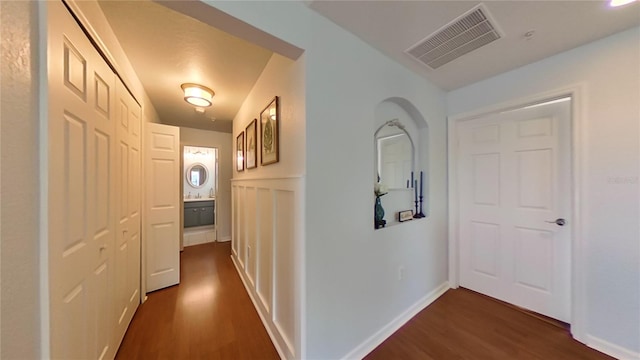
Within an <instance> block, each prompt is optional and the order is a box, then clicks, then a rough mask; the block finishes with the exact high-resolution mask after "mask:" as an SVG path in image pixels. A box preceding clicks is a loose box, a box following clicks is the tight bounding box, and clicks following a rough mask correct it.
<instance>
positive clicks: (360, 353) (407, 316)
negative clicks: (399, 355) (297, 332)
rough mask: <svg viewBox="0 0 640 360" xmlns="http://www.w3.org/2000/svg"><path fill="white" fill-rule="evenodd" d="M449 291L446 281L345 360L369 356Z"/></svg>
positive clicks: (346, 356) (345, 357) (358, 347)
mask: <svg viewBox="0 0 640 360" xmlns="http://www.w3.org/2000/svg"><path fill="white" fill-rule="evenodd" d="M447 290H449V282H448V281H445V282H444V283H442V284H441V285H440V286H438V287H437V288H435V289H434V290H433V291H431V292H430V293H428V294H427V295H425V296H424V297H423V298H422V299H420V300H418V301H417V302H416V303H415V304H413V305H411V306H410V307H409V308H408V309H407V310H405V311H404V312H403V313H402V314H400V315H398V316H397V317H396V318H395V319H393V320H391V321H390V322H389V323H388V324H387V325H385V326H383V327H382V328H381V329H380V330H378V331H377V332H376V333H375V334H373V335H371V336H370V337H369V338H368V339H366V340H365V341H364V342H363V343H362V344H360V345H358V346H357V347H356V348H355V349H353V350H351V351H350V352H349V353H348V354H347V355H345V356H343V357H342V359H343V360H347V359H349V360H351V359H362V358H364V357H365V356H367V354H369V353H370V352H371V351H373V349H375V348H376V347H378V345H380V344H382V342H383V341H385V340H386V339H387V338H388V337H389V336H391V335H392V334H393V333H394V332H396V331H398V329H400V328H401V327H402V325H404V324H406V323H407V322H408V321H409V320H411V318H413V317H414V316H416V315H417V314H418V313H419V312H420V311H422V310H423V309H424V308H426V307H427V306H429V305H430V304H431V303H432V302H434V301H435V300H436V299H437V298H439V297H440V296H442V294H444V293H445V292H446V291H447Z"/></svg>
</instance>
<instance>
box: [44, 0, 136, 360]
mask: <svg viewBox="0 0 640 360" xmlns="http://www.w3.org/2000/svg"><path fill="white" fill-rule="evenodd" d="M46 11H47V53H46V56H47V75H48V83H47V105H46V108H45V109H46V111H47V121H46V122H45V124H46V125H45V128H44V129H46V130H44V131H46V133H45V134H46V141H45V143H46V144H47V145H46V146H47V151H46V154H43V155H44V156H43V158H44V160H45V161H44V163H45V164H46V171H47V174H43V179H46V186H45V187H44V188H45V189H46V190H45V193H44V194H43V199H45V200H44V201H46V207H47V215H46V216H45V219H46V231H47V236H46V239H47V241H46V243H45V246H47V247H48V264H47V265H48V276H49V277H48V279H47V280H48V283H47V284H48V289H49V297H48V304H49V307H48V310H49V317H48V318H49V322H48V334H49V340H50V348H49V355H50V357H51V358H60V359H62V358H64V359H92V358H97V359H109V358H113V357H114V356H115V352H116V351H117V348H118V346H119V344H120V342H121V340H122V338H123V336H124V333H125V331H126V329H127V326H128V324H129V323H130V321H131V319H132V317H133V314H134V312H135V310H136V308H137V306H138V304H139V302H140V300H139V299H140V296H139V288H140V217H141V214H140V176H141V174H140V173H141V171H140V168H141V164H140V161H141V160H140V159H141V156H140V155H141V154H140V127H141V124H140V122H141V109H140V106H139V105H138V104H137V103H136V101H135V100H134V99H133V97H132V95H131V94H130V93H129V92H128V91H127V89H126V88H125V86H124V85H123V84H122V82H121V81H120V79H119V78H118V77H117V76H116V75H115V74H114V72H113V71H112V70H111V68H110V67H109V66H108V65H107V63H106V61H105V60H104V59H103V58H102V57H101V56H100V54H99V53H98V51H97V50H96V49H95V48H94V47H93V45H92V43H91V42H90V41H89V39H88V38H87V37H86V35H85V34H84V33H83V31H82V30H81V28H80V27H79V25H78V24H77V23H76V22H75V20H74V19H73V17H72V16H71V14H70V13H69V11H68V10H67V9H66V8H65V6H64V5H63V4H62V3H61V2H48V3H47V4H46ZM43 55H44V54H43ZM45 175H46V176H45ZM43 205H45V204H43ZM43 315H44V316H46V314H43ZM45 331H46V330H45Z"/></svg>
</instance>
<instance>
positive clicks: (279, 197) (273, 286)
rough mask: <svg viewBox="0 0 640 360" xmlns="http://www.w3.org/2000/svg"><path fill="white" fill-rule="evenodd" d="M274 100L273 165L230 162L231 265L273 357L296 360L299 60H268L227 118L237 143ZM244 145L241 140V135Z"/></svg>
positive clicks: (301, 145)
mask: <svg viewBox="0 0 640 360" xmlns="http://www.w3.org/2000/svg"><path fill="white" fill-rule="evenodd" d="M275 96H278V97H279V102H280V118H279V161H278V162H277V163H275V164H269V165H266V166H262V165H260V154H259V151H260V146H261V145H262V143H261V141H260V125H259V124H258V126H257V138H258V143H257V145H258V146H257V150H258V151H257V152H258V155H257V159H256V162H257V164H258V166H257V167H256V168H254V169H245V170H244V171H240V172H238V171H237V169H236V166H235V157H234V158H233V163H234V167H233V172H234V177H233V190H232V191H233V219H234V220H233V226H234V229H233V259H234V262H235V263H236V265H237V266H238V270H239V272H240V275H241V276H242V278H243V280H244V282H245V285H246V286H247V290H248V291H249V294H250V295H251V296H252V298H253V300H254V303H255V304H256V308H257V310H258V312H259V313H260V316H261V317H262V318H263V321H264V323H265V326H266V327H267V330H268V331H269V332H270V334H271V335H272V339H273V340H274V343H275V345H276V348H277V349H278V351H279V353H280V354H281V355H282V356H283V357H285V358H299V357H301V353H300V350H301V349H300V342H301V333H300V319H301V310H300V306H299V304H300V301H301V297H300V296H299V294H300V293H301V292H302V291H301V288H300V285H299V284H300V279H301V276H300V275H301V272H299V271H297V269H298V268H299V266H298V265H297V264H296V261H299V260H301V256H297V255H295V254H301V248H300V244H301V242H302V237H303V235H302V231H303V229H304V215H303V207H302V204H303V203H302V199H303V197H304V193H303V191H302V185H303V179H304V178H303V174H304V153H305V149H304V139H305V135H304V129H305V125H304V120H305V114H304V109H305V99H304V59H303V58H300V59H298V60H297V61H292V60H290V59H287V58H285V57H282V56H280V55H278V54H274V55H273V56H272V57H271V59H269V62H268V63H267V65H266V66H265V68H264V70H263V72H262V74H261V75H260V77H259V78H258V80H257V81H256V83H255V85H254V87H253V89H252V90H251V92H250V93H249V94H248V95H247V98H246V99H245V101H244V103H243V104H242V107H241V108H240V110H239V111H238V114H237V115H236V117H235V118H234V120H233V138H234V151H235V139H236V137H237V136H238V134H240V133H241V132H242V131H245V130H246V126H247V125H248V124H249V123H250V122H251V121H252V120H253V119H259V118H260V112H261V111H262V110H263V109H264V108H265V107H266V106H267V105H268V104H269V103H270V102H271V101H272V100H273V98H274V97H275ZM245 140H246V135H245Z"/></svg>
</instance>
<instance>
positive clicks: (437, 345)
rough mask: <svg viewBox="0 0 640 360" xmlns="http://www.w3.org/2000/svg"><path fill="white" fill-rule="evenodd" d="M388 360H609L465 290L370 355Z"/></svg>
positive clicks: (554, 327) (549, 324)
mask: <svg viewBox="0 0 640 360" xmlns="http://www.w3.org/2000/svg"><path fill="white" fill-rule="evenodd" d="M365 359H366V360H377V359H384V360H391V359H403V360H407V359H424V360H431V359H434V360H442V359H446V360H450V359H474V360H481V359H509V360H512V359H514V360H515V359H517V360H524V359H545V360H551V359H553V360H555V359H580V360H595V359H612V358H611V357H609V356H607V355H604V354H602V353H600V352H598V351H596V350H593V349H591V348H589V347H587V346H585V345H583V344H581V343H579V342H577V341H575V340H573V339H572V338H571V335H570V334H569V332H568V331H567V330H566V329H564V328H563V327H562V326H558V324H557V322H555V323H554V321H549V320H547V319H544V318H539V317H536V316H532V315H531V314H527V313H525V312H523V311H521V310H519V309H516V308H514V307H513V306H511V305H507V304H504V303H502V302H500V301H497V300H495V299H492V298H489V297H487V296H484V295H480V294H478V293H475V292H473V291H470V290H466V289H456V290H449V291H447V292H446V293H445V294H444V295H443V296H441V297H440V298H439V299H438V300H436V301H434V302H433V304H431V305H430V306H429V307H427V308H426V309H424V310H423V311H421V312H420V313H419V314H418V315H417V316H415V317H414V318H413V319H411V320H410V321H409V322H408V323H407V324H405V325H404V326H403V327H402V328H400V329H399V330H398V331H396V333H394V334H393V335H392V336H391V337H390V338H388V339H387V340H386V341H385V342H383V343H382V344H381V345H380V346H378V347H377V348H376V349H375V350H374V351H373V352H371V353H370V354H369V355H367V357H366V358H365Z"/></svg>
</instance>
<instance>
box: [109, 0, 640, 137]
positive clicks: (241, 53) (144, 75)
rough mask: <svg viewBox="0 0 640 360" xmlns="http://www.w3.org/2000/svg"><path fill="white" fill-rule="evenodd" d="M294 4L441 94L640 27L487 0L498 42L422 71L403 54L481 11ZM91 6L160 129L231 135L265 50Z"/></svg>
mask: <svg viewBox="0 0 640 360" xmlns="http://www.w3.org/2000/svg"><path fill="white" fill-rule="evenodd" d="M303 1H304V2H305V3H307V4H308V5H309V6H310V7H311V8H312V9H313V10H315V11H316V12H318V13H320V14H322V15H324V16H326V17H327V18H329V19H330V20H332V21H333V22H335V23H336V24H338V25H340V26H341V27H343V28H344V29H346V30H347V31H350V32H352V33H354V34H355V35H356V36H358V37H360V38H361V39H363V40H364V41H365V42H367V43H369V44H370V45H372V46H373V47H375V48H377V49H378V50H379V51H381V52H382V53H384V54H386V55H387V56H389V57H390V58H392V59H395V60H396V61H398V62H399V63H400V64H402V65H404V66H405V67H407V68H409V69H410V70H412V71H414V72H415V73H417V74H419V75H422V76H424V77H425V78H427V79H429V80H430V81H432V82H433V83H434V84H436V85H437V86H439V87H441V88H442V89H444V90H453V89H456V88H459V87H462V86H465V85H468V84H471V83H474V82H476V81H479V80H482V79H485V78H488V77H491V76H494V75H497V74H500V73H503V72H506V71H509V70H512V69H515V68H517V67H520V66H523V65H526V64H529V63H532V62H535V61H537V60H540V59H543V58H545V57H548V56H551V55H553V54H557V53H559V52H562V51H565V50H568V49H571V48H574V47H577V46H580V45H582V44H585V43H587V42H590V41H594V40H597V39H600V38H603V37H606V36H608V35H611V34H614V33H616V32H619V31H622V30H625V29H628V28H631V27H633V26H638V25H640V2H636V3H634V4H631V5H627V6H624V7H620V8H615V9H611V8H609V7H608V6H607V4H606V2H605V1H600V0H598V1H519V0H511V1H486V2H484V5H485V6H486V8H487V9H488V11H489V13H490V14H491V16H492V18H493V20H495V21H494V22H495V23H496V25H497V26H498V27H499V29H500V30H501V32H502V34H503V38H501V39H499V40H497V41H494V42H492V43H490V44H488V45H487V46H484V47H482V48H480V49H477V50H474V51H472V52H470V53H468V54H466V55H463V56H462V57H460V58H458V59H456V60H454V61H452V62H450V63H448V64H445V65H444V66H442V67H440V68H438V69H437V70H431V69H429V68H427V67H426V66H425V65H422V64H421V63H418V62H417V61H416V60H414V59H413V58H411V57H410V56H409V55H407V54H406V53H405V52H404V51H405V50H407V49H408V48H410V47H411V46H412V45H414V44H415V43H417V42H418V41H420V40H422V39H424V38H425V37H427V36H429V35H431V34H432V33H434V32H435V31H437V30H439V29H440V28H441V27H443V26H445V25H447V24H448V23H450V22H451V21H452V20H454V19H456V18H457V17H459V16H460V15H462V14H464V13H465V12H466V11H468V10H470V9H471V8H473V7H474V6H476V5H478V4H479V3H480V2H478V1H459V0H448V1H427V0H423V1H401V0H397V1H362V0H358V1H345V0H342V1H320V0H316V1H308V0H303ZM99 4H100V6H101V8H102V10H103V12H104V14H105V16H106V18H107V20H108V21H109V23H110V24H111V27H112V28H113V30H114V32H115V34H116V36H117V37H118V40H119V41H120V43H121V44H122V47H123V48H124V50H125V52H126V53H127V55H128V57H129V60H130V61H131V63H132V65H133V67H134V69H135V71H136V72H137V74H138V76H139V77H140V80H141V81H142V83H143V85H144V87H145V90H146V92H147V94H148V95H149V97H150V98H151V101H152V103H153V105H154V107H155V108H156V110H157V112H158V114H159V116H160V119H161V121H162V122H163V123H166V124H170V125H176V126H186V127H192V128H199V129H205V130H215V131H223V132H231V128H232V124H231V122H232V120H233V118H234V117H235V115H236V113H237V112H238V110H239V108H240V106H241V105H242V102H243V101H244V99H245V98H246V96H247V94H248V93H249V91H250V90H251V88H252V87H253V85H254V83H255V82H256V80H257V78H258V77H259V75H260V73H261V72H262V70H263V69H264V67H265V65H266V63H267V61H268V60H269V58H270V57H271V55H272V52H271V51H269V50H266V49H265V48H262V47H260V46H257V45H254V44H251V43H249V42H246V41H244V40H241V39H239V38H237V37H234V36H232V35H229V34H228V33H226V32H223V31H220V30H218V29H216V28H213V27H211V26H209V25H207V24H205V23H202V22H200V21H198V20H195V19H193V18H191V17H189V16H186V15H183V14H181V13H178V12H176V11H174V10H171V9H169V8H167V7H165V6H163V5H160V4H157V3H154V2H151V1H149V0H134V1H109V0H99ZM530 30H534V31H535V34H534V36H533V38H532V39H529V40H527V39H526V38H525V37H524V34H525V33H526V32H527V31H530ZM185 82H195V83H200V84H202V85H205V86H208V87H211V88H212V89H213V90H214V91H215V92H216V95H215V97H214V100H213V106H212V107H210V108H208V109H207V111H206V113H205V114H204V115H201V114H197V113H196V112H195V111H194V108H193V106H191V105H189V104H187V103H186V102H185V101H184V100H183V99H182V91H181V89H180V84H182V83H185ZM211 118H215V121H211Z"/></svg>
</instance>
